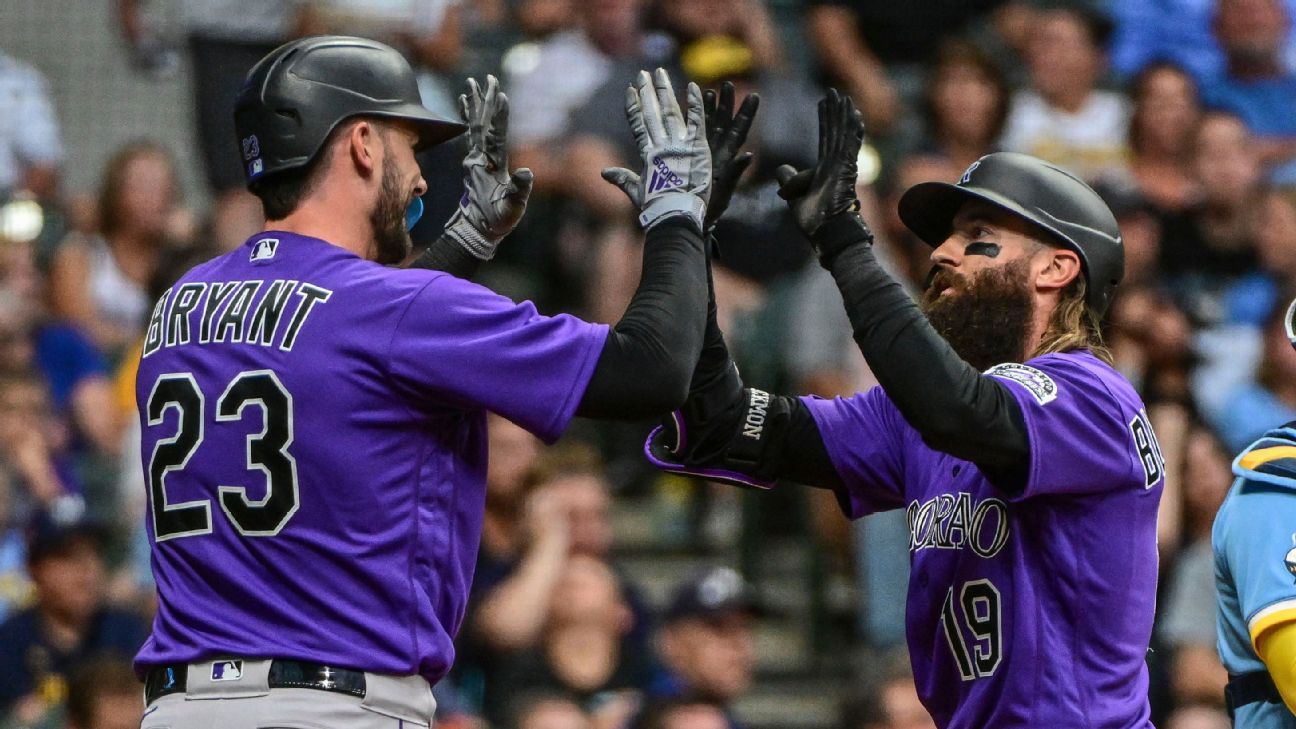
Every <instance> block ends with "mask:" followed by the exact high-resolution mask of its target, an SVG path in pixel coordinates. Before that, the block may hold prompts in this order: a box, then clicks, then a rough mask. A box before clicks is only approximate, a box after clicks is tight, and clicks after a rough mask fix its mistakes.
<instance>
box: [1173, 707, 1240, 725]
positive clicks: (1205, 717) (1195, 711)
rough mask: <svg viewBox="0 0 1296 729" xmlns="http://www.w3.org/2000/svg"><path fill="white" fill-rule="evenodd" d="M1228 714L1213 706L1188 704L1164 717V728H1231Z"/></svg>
mask: <svg viewBox="0 0 1296 729" xmlns="http://www.w3.org/2000/svg"><path fill="white" fill-rule="evenodd" d="M1232 726H1233V722H1232V721H1229V717H1228V714H1226V713H1224V712H1223V711H1221V710H1220V709H1218V708H1216V707H1214V706H1202V705H1196V704H1194V705H1190V706H1185V707H1183V708H1180V709H1176V710H1175V711H1174V713H1172V714H1171V715H1170V717H1169V718H1168V719H1166V723H1165V729H1231V727H1232Z"/></svg>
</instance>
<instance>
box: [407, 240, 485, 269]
mask: <svg viewBox="0 0 1296 729" xmlns="http://www.w3.org/2000/svg"><path fill="white" fill-rule="evenodd" d="M481 264H482V260H481V259H480V258H478V257H476V256H474V255H473V254H471V253H469V252H468V251H467V250H465V249H464V247H463V246H461V245H459V243H457V242H455V241H454V240H452V239H450V238H447V237H446V236H444V235H443V236H441V237H440V238H437V239H436V240H434V241H432V245H430V246H428V247H427V250H425V251H423V253H421V254H419V256H418V258H415V259H414V260H413V261H410V264H409V268H426V269H429V270H432V271H445V272H446V273H448V274H450V275H451V276H457V277H459V278H462V279H470V278H472V277H473V276H475V275H476V274H477V269H478V268H481Z"/></svg>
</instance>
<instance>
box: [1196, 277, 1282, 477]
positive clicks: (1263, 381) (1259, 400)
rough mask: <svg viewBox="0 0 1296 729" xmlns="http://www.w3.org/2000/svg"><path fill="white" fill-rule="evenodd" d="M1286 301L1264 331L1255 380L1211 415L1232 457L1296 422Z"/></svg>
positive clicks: (1234, 392) (1226, 398)
mask: <svg viewBox="0 0 1296 729" xmlns="http://www.w3.org/2000/svg"><path fill="white" fill-rule="evenodd" d="M1286 304H1287V302H1286V300H1285V299H1283V300H1280V301H1278V302H1277V304H1276V306H1275V307H1274V309H1273V311H1272V313H1271V315H1270V317H1269V321H1268V323H1267V324H1266V325H1265V328H1264V350H1263V354H1262V355H1261V358H1260V364H1259V366H1258V367H1257V368H1256V372H1255V376H1254V377H1253V378H1247V379H1245V380H1244V381H1242V382H1241V383H1239V384H1238V385H1237V386H1235V387H1234V388H1233V389H1232V390H1230V391H1228V392H1225V393H1223V395H1224V397H1223V398H1222V399H1221V402H1222V405H1221V406H1220V407H1218V408H1215V409H1212V410H1211V411H1210V412H1209V413H1208V414H1209V416H1210V419H1211V425H1212V426H1213V427H1214V428H1215V430H1216V432H1218V433H1219V434H1220V438H1221V439H1222V440H1223V441H1224V443H1225V445H1226V446H1227V448H1228V451H1229V452H1230V453H1239V452H1241V451H1242V449H1243V448H1245V447H1246V446H1248V445H1251V443H1253V442H1254V441H1255V439H1256V438H1259V437H1260V436H1261V435H1264V433H1265V431H1267V430H1269V429H1271V428H1276V427H1278V426H1279V425H1282V424H1283V423H1286V422H1289V421H1292V420H1296V350H1293V349H1292V346H1291V343H1290V342H1289V341H1288V340H1287V331H1286V327H1285V325H1284V323H1283V315H1284V314H1285V313H1286V311H1287V306H1286Z"/></svg>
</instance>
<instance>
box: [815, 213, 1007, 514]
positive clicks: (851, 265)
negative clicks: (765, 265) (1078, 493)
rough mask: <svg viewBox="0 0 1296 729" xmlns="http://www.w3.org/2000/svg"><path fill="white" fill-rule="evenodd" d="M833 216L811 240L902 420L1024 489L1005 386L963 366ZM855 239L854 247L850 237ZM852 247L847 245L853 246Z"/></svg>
mask: <svg viewBox="0 0 1296 729" xmlns="http://www.w3.org/2000/svg"><path fill="white" fill-rule="evenodd" d="M851 217H854V216H853V215H839V216H837V217H836V218H834V219H833V220H831V221H829V223H826V224H825V225H824V229H823V230H822V232H820V233H818V234H817V235H816V239H817V242H818V239H819V238H820V237H823V238H824V241H823V242H822V243H821V244H820V245H819V249H820V250H833V251H834V252H835V253H834V255H833V257H832V258H831V260H830V261H829V262H828V264H827V265H828V268H829V270H830V271H831V272H832V275H833V278H834V279H835V280H836V282H837V288H838V289H839V290H840V291H841V295H842V300H843V303H844V304H845V307H846V313H847V315H848V316H849V317H850V321H851V327H852V330H853V331H854V338H855V342H856V344H858V345H859V348H860V351H861V352H863V354H864V359H865V360H867V361H868V364H869V367H870V369H872V371H873V374H874V375H875V376H876V377H877V378H878V382H879V383H880V384H881V385H882V388H883V389H884V390H885V391H886V393H887V395H888V397H890V399H891V401H892V402H894V403H895V405H896V407H897V408H898V409H899V410H900V413H901V415H903V416H904V418H905V420H906V421H908V423H909V424H910V425H912V426H913V427H914V429H915V430H917V431H918V433H919V434H920V435H922V437H923V440H924V441H925V442H926V443H927V444H928V445H930V446H931V447H932V448H935V449H936V450H939V451H943V452H945V453H949V454H950V455H953V456H955V457H958V458H962V459H965V460H968V461H971V462H973V463H975V464H977V466H978V467H980V468H981V470H982V472H983V473H985V474H986V476H987V477H988V478H990V480H991V482H992V483H994V484H995V485H996V486H997V487H998V488H1000V489H1002V490H1004V491H1006V492H1009V493H1020V492H1021V491H1022V490H1023V489H1024V488H1025V485H1026V474H1027V469H1028V466H1029V462H1030V442H1029V436H1028V434H1027V431H1026V422H1025V419H1024V417H1023V416H1022V413H1021V408H1020V406H1019V405H1018V404H1017V401H1016V400H1015V399H1014V397H1013V395H1012V393H1011V392H1010V391H1009V390H1008V387H1007V386H1006V385H1004V384H1003V383H1002V382H999V381H998V380H996V379H995V378H993V377H987V376H983V375H982V374H981V373H980V372H978V371H977V370H976V368H974V367H973V366H972V365H970V364H968V363H967V362H965V361H963V360H962V359H961V358H960V357H959V356H958V354H957V353H955V352H954V349H953V348H952V347H950V345H949V343H948V342H946V341H945V340H944V339H943V338H942V337H941V336H940V335H939V334H938V333H937V332H936V330H935V329H933V328H932V326H931V324H930V323H929V322H928V321H927V318H926V317H925V316H924V315H923V313H922V311H921V310H919V308H918V306H917V304H915V303H914V301H913V299H911V298H910V297H909V295H908V294H907V293H905V291H904V289H903V288H902V287H901V286H900V284H899V283H897V282H896V281H895V280H894V279H892V278H891V276H889V275H888V274H887V273H886V271H885V270H883V268H882V267H881V265H879V264H878V261H877V258H876V257H875V256H874V254H873V248H872V246H871V245H868V244H867V243H866V242H864V241H866V240H867V238H868V232H867V229H866V228H864V227H863V225H862V224H861V223H859V221H858V219H856V220H854V221H852V220H850V218H851ZM852 236H854V237H858V238H860V240H858V241H850V238H851V237H852ZM852 243H853V244H852Z"/></svg>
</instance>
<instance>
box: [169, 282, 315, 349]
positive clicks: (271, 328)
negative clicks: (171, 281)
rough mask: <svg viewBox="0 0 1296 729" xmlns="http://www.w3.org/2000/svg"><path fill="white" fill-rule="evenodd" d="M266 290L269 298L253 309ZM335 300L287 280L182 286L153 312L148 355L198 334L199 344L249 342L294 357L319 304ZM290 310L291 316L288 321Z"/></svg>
mask: <svg viewBox="0 0 1296 729" xmlns="http://www.w3.org/2000/svg"><path fill="white" fill-rule="evenodd" d="M263 287H264V288H265V294H264V295H263V296H262V297H261V299H260V301H259V302H257V304H256V305H255V306H253V303H252V302H254V301H257V294H258V293H259V292H260V291H261V289H262V288H263ZM332 295H333V292H332V291H330V290H329V289H326V288H321V287H319V286H315V285H314V284H309V283H305V282H298V281H286V280H283V279H276V280H274V281H270V282H268V283H267V282H265V281H215V282H210V283H186V284H182V285H180V286H179V287H178V288H176V287H173V288H171V289H167V291H166V293H165V294H163V295H162V298H160V299H158V302H157V305H156V306H154V307H153V316H152V317H150V318H149V326H148V336H147V337H146V338H145V340H144V356H145V357H147V356H149V355H150V354H153V353H154V352H156V351H158V350H159V349H161V348H162V347H174V346H177V345H184V344H189V343H190V342H191V341H193V340H194V333H195V331H196V332H197V342H198V344H211V343H213V342H215V343H223V342H231V343H235V344H238V343H246V344H255V345H260V346H262V347H274V346H277V347H279V349H282V350H283V351H285V352H291V351H292V348H293V343H295V342H296V341H297V335H298V334H299V333H300V332H301V330H302V327H303V326H305V325H306V319H307V318H308V317H309V316H310V314H311V312H312V311H313V310H314V308H315V306H316V304H322V303H324V302H327V301H328V300H329V297H331V296H332ZM288 309H292V314H291V315H290V316H285V315H286V314H288ZM285 320H286V321H287V324H286V325H285V326H283V327H280V324H282V323H283V322H284V321H285ZM281 329H282V331H280V330H281Z"/></svg>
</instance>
